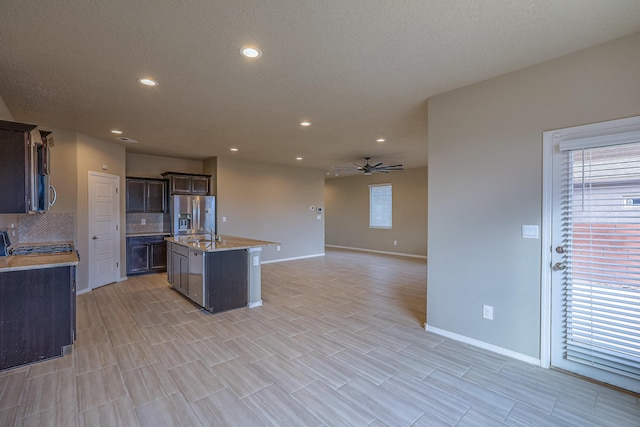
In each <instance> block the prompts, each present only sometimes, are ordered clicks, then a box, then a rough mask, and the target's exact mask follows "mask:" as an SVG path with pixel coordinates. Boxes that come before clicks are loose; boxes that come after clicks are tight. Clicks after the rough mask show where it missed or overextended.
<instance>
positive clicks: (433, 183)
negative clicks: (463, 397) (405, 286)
mask: <svg viewBox="0 0 640 427" xmlns="http://www.w3.org/2000/svg"><path fill="white" fill-rule="evenodd" d="M638 52H640V33H638V34H635V35H632V36H630V37H626V38H623V39H620V40H617V41H614V42H611V43H607V44H604V45H601V46H597V47H594V48H591V49H588V50H584V51H581V52H578V53H575V54H573V55H569V56H566V57H562V58H559V59H556V60H553V61H550V62H547V63H543V64H540V65H536V66H533V67H530V68H527V69H524V70H521V71H517V72H514V73H510V74H507V75H504V76H501V77H498V78H495V79H491V80H488V81H485V82H481V83H478V84H474V85H471V86H468V87H465V88H461V89H458V90H454V91H451V92H448V93H445V94H442V95H439V96H435V97H433V98H431V99H430V100H429V134H428V141H429V176H428V183H429V225H428V231H429V240H428V253H429V269H428V281H427V282H428V290H427V323H428V325H429V327H435V328H439V329H442V330H445V331H447V332H451V333H455V334H459V335H462V336H466V337H469V338H473V339H476V340H479V341H483V342H486V343H489V344H492V345H495V346H498V347H501V348H504V349H507V350H510V351H513V352H516V353H519V354H521V355H525V356H528V357H533V358H539V357H540V332H541V331H540V310H541V306H540V291H541V282H540V281H541V277H540V271H541V268H543V266H542V265H541V250H542V248H541V243H540V240H529V239H522V238H521V237H520V232H521V226H522V225H524V224H536V225H542V221H543V218H542V216H541V215H542V214H541V212H542V205H541V197H542V196H541V194H542V187H541V182H542V132H543V131H546V130H552V129H558V128H563V127H569V126H576V125H581V124H585V123H592V122H600V121H605V120H611V119H617V118H622V117H628V116H634V115H639V114H640V84H639V83H638V82H639V81H640V80H639V77H638V76H640V55H639V54H638ZM544 268H546V267H544ZM482 304H488V305H493V306H494V310H495V312H494V320H493V321H488V320H483V319H482V316H481V314H482Z"/></svg>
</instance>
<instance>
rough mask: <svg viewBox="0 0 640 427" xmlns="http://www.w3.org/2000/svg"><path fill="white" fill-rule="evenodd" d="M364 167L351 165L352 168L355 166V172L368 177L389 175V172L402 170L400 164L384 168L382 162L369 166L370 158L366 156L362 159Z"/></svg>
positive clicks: (355, 164)
mask: <svg viewBox="0 0 640 427" xmlns="http://www.w3.org/2000/svg"><path fill="white" fill-rule="evenodd" d="M364 160H365V163H364V165H359V164H358V163H352V164H353V165H354V166H357V168H358V169H357V171H358V172H362V174H363V175H366V176H369V175H371V174H373V173H374V172H375V173H389V172H391V171H401V170H404V167H403V166H402V165H401V164H397V165H387V166H385V165H384V163H383V162H378V163H376V164H373V165H371V164H369V160H371V157H369V156H367V157H365V158H364Z"/></svg>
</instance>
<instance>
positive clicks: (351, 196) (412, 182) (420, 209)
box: [324, 142, 427, 256]
mask: <svg viewBox="0 0 640 427" xmlns="http://www.w3.org/2000/svg"><path fill="white" fill-rule="evenodd" d="M425 143H426V142H425ZM380 183H390V184H392V189H393V190H392V191H393V228H392V229H391V230H383V229H372V228H369V185H370V184H380ZM324 198H325V204H326V206H325V215H326V220H325V221H326V224H325V227H326V231H325V238H326V244H327V245H335V246H345V247H350V248H358V249H367V250H374V251H382V252H394V253H401V254H409V255H416V256H426V255H427V168H426V167H425V168H417V169H408V170H405V171H398V172H392V173H389V174H373V175H371V176H364V175H357V176H350V177H344V178H331V179H327V180H326V181H325V191H324ZM394 240H396V241H397V242H398V245H397V246H394V244H393V241H394Z"/></svg>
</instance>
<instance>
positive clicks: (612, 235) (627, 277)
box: [545, 118, 640, 392]
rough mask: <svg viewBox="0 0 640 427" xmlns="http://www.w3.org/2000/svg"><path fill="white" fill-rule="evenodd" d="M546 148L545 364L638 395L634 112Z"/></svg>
mask: <svg viewBox="0 0 640 427" xmlns="http://www.w3.org/2000/svg"><path fill="white" fill-rule="evenodd" d="M545 144H551V145H552V156H553V160H552V163H553V167H552V168H553V171H552V175H553V178H552V187H553V188H552V203H551V204H552V209H551V215H552V218H551V219H552V221H551V222H552V224H551V239H550V240H551V242H550V243H551V244H550V245H549V246H547V248H548V249H549V250H550V251H551V255H550V256H548V257H547V258H546V259H547V260H548V261H549V263H548V265H547V266H548V268H550V269H551V272H550V277H551V352H550V356H551V365H552V366H555V367H558V368H561V369H564V370H568V371H571V372H575V373H578V374H580V375H584V376H587V377H591V378H594V379H596V380H599V381H602V382H606V383H609V384H613V385H616V386H619V387H622V388H626V389H628V390H632V391H635V392H640V118H631V119H623V120H616V121H612V122H606V123H598V124H594V125H587V126H580V127H576V128H570V129H562V130H558V131H552V132H547V133H545Z"/></svg>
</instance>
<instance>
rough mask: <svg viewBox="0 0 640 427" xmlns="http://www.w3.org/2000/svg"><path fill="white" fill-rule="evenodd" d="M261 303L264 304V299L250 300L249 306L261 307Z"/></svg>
mask: <svg viewBox="0 0 640 427" xmlns="http://www.w3.org/2000/svg"><path fill="white" fill-rule="evenodd" d="M261 305H262V300H260V301H257V302H250V303H249V304H247V307H249V308H253V307H260V306H261Z"/></svg>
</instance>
